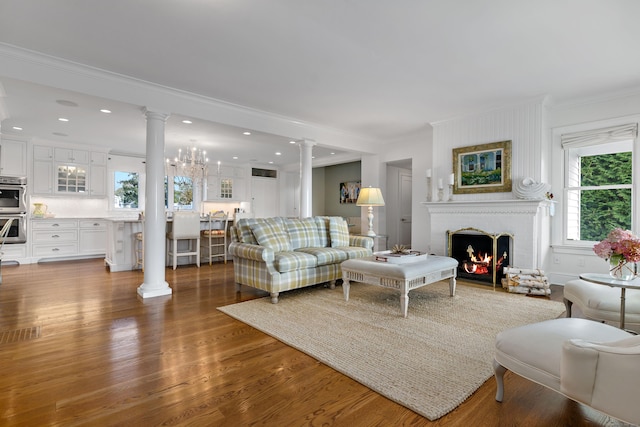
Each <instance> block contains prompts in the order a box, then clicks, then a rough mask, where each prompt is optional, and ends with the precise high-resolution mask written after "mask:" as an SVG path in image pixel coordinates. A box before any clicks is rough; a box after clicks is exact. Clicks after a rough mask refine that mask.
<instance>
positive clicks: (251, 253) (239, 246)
mask: <svg viewBox="0 0 640 427" xmlns="http://www.w3.org/2000/svg"><path fill="white" fill-rule="evenodd" d="M229 255H231V256H232V257H233V256H236V257H238V258H246V259H250V260H254V261H264V262H266V263H273V260H274V252H273V249H271V248H267V247H264V246H260V245H252V244H250V243H238V242H232V243H231V244H230V245H229Z"/></svg>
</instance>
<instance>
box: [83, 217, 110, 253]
mask: <svg viewBox="0 0 640 427" xmlns="http://www.w3.org/2000/svg"><path fill="white" fill-rule="evenodd" d="M78 226H79V229H78V230H79V231H78V235H79V241H78V252H79V254H80V255H88V254H103V253H105V252H106V250H107V222H106V221H105V220H80V221H79V225H78Z"/></svg>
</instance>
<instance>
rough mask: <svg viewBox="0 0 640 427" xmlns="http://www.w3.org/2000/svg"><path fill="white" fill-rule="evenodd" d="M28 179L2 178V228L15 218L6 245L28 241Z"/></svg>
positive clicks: (0, 216) (0, 193)
mask: <svg viewBox="0 0 640 427" xmlns="http://www.w3.org/2000/svg"><path fill="white" fill-rule="evenodd" d="M26 198H27V178H19V177H12V176H0V228H2V227H3V226H4V224H5V223H6V222H7V221H8V220H9V218H14V220H13V223H12V224H11V229H10V230H9V234H8V235H7V239H6V240H5V243H6V244H8V243H26V241H27V202H26Z"/></svg>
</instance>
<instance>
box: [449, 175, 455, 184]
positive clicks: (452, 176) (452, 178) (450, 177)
mask: <svg viewBox="0 0 640 427" xmlns="http://www.w3.org/2000/svg"><path fill="white" fill-rule="evenodd" d="M455 182H456V176H455V174H451V175H449V185H453V184H455Z"/></svg>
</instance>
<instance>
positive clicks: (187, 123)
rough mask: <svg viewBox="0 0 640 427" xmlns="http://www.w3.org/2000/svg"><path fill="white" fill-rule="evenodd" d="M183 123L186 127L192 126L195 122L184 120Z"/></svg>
mask: <svg viewBox="0 0 640 427" xmlns="http://www.w3.org/2000/svg"><path fill="white" fill-rule="evenodd" d="M182 123H184V124H185V125H190V124H191V123H193V122H192V121H191V120H183V121H182Z"/></svg>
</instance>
